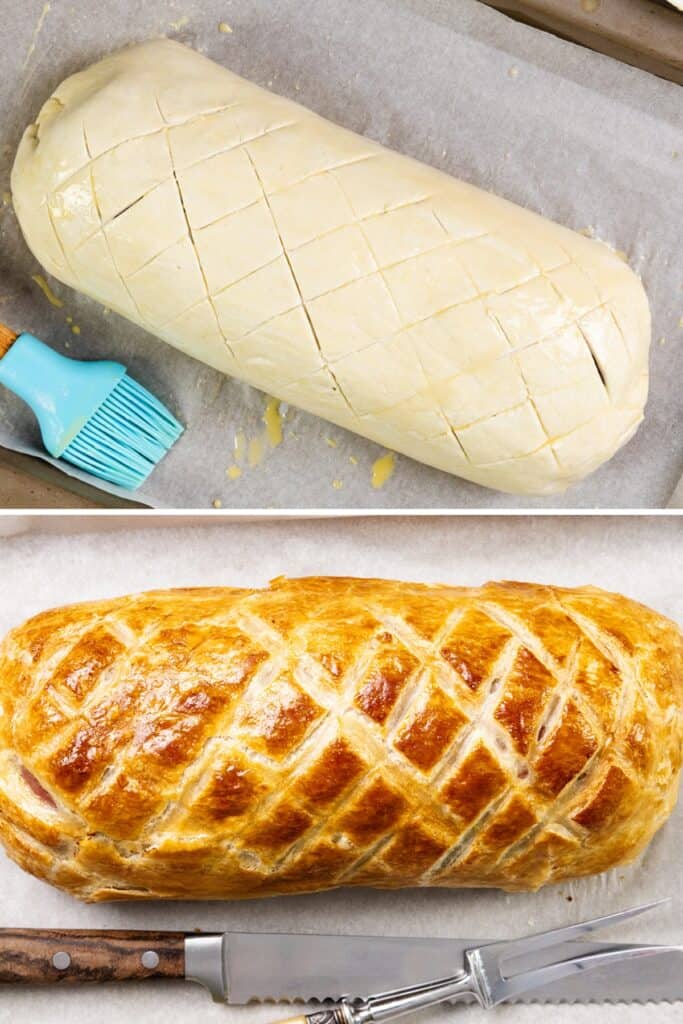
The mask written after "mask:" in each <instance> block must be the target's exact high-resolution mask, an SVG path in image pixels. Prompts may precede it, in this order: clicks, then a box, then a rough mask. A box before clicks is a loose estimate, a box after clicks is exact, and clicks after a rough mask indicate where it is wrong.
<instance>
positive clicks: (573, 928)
mask: <svg viewBox="0 0 683 1024" xmlns="http://www.w3.org/2000/svg"><path fill="white" fill-rule="evenodd" d="M670 901H671V898H670V897H666V898H665V899H663V900H655V901H654V902H652V903H642V904H641V905H640V906H638V907H629V908H628V910H619V911H617V913H616V914H606V915H605V916H604V917H594V918H592V920H590V921H579V923H578V924H570V925H567V927H565V928H553V929H551V930H550V931H547V932H540V933H539V934H538V935H529V936H528V937H527V938H523V939H511V940H510V941H507V942H496V943H491V944H489V945H486V946H482V947H481V952H482V953H483V952H484V951H486V953H487V954H488V953H494V954H497V955H498V958H499V960H502V959H505V960H509V959H510V958H512V957H516V956H523V955H524V954H525V953H531V952H533V950H535V949H547V948H550V947H552V946H556V945H557V944H558V943H560V942H569V941H570V940H571V939H578V938H581V936H583V935H589V934H590V933H591V932H597V931H599V930H600V929H602V928H607V927H608V926H609V925H614V924H618V923H619V922H620V921H626V920H628V919H629V918H630V917H637V916H638V914H644V913H645V912H646V911H648V910H653V909H654V907H660V906H661V905H662V904H663V903H669V902H670Z"/></svg>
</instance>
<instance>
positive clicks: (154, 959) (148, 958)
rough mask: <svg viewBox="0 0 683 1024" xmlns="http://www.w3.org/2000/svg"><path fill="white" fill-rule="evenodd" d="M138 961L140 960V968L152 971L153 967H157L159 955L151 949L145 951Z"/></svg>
mask: <svg viewBox="0 0 683 1024" xmlns="http://www.w3.org/2000/svg"><path fill="white" fill-rule="evenodd" d="M140 959H141V960H142V966H143V967H147V968H148V969H149V970H154V968H155V967H158V966H159V954H158V953H155V952H154V950H153V949H148V950H146V951H145V952H144V953H143V954H142V956H141V957H140Z"/></svg>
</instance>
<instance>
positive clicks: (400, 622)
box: [0, 578, 683, 900]
mask: <svg viewBox="0 0 683 1024" xmlns="http://www.w3.org/2000/svg"><path fill="white" fill-rule="evenodd" d="M682 696H683V642H682V639H681V633H680V630H679V629H678V627H677V626H676V625H675V624H674V623H672V622H670V621H669V620H667V619H665V618H663V617H662V616H660V615H658V614H657V613H656V612H653V611H651V610H650V609H648V608H645V607H644V606H642V605H639V604H637V603H636V602H634V601H631V600H629V599H627V598H624V597H621V596H619V595H616V594H608V593H605V592H603V591H600V590H596V589H594V588H591V587H584V588H579V589H576V590H565V589H560V588H556V587H549V586H538V585H534V584H523V583H489V584H487V585H486V586H484V587H481V588H478V589H465V588H458V587H449V586H441V585H436V586H425V585H421V584H410V583H400V582H392V581H384V580H353V579H343V578H311V579H300V580H287V579H278V580H275V581H274V582H273V583H272V584H271V586H270V588H268V589H265V590H234V589H219V588H213V589H206V590H176V591H165V592H157V593H148V594H142V595H137V596H133V597H124V598H119V599H116V600H111V601H102V602H98V603H92V604H84V605H77V606H72V607H69V608H62V609H57V610H55V611H49V612H45V613H43V614H42V615H39V616H37V617H35V618H34V619H31V620H30V621H29V622H27V623H25V624H24V625H23V626H20V627H19V628H18V629H15V630H14V631H13V632H12V633H10V634H9V636H8V637H7V638H6V640H5V641H4V643H3V645H2V646H1V647H0V710H1V712H2V713H1V714H0V837H1V838H2V840H3V841H4V843H5V845H6V846H7V849H8V851H9V853H10V855H11V856H12V857H13V858H14V859H15V860H17V861H18V862H19V863H20V864H21V865H22V866H23V867H24V868H26V869H27V870H29V871H32V872H33V873H34V874H36V875H38V876H39V877H41V878H45V879H47V880H49V881H51V882H52V883H54V884H56V885H59V886H60V887H62V888H64V889H67V890H69V891H70V892H72V893H74V894H75V895H77V896H80V897H81V898H84V899H89V900H102V899H116V898H124V899H130V898H147V897H154V898H159V897H161V898H183V897H185V898H187V897H192V898H207V899H217V898H228V897H229V898H235V897H242V896H245V897H246V896H262V895H272V894H276V893H283V892H303V891H311V890H317V889H327V888H332V887H335V886H338V885H360V884H365V885H367V884H369V885H374V886H379V887H398V886H404V885H441V886H495V887H501V888H504V889H508V890H517V889H519V890H522V889H535V888H538V887H539V886H541V885H543V884H546V883H548V882H554V881H560V880H564V879H569V878H576V877H580V876H582V875H586V874H591V873H594V872H600V871H604V870H606V869H608V868H610V867H613V866H614V865H616V864H620V863H626V862H628V861H630V860H632V859H633V858H634V857H636V856H637V855H638V854H639V853H640V852H641V851H642V849H643V848H644V847H645V845H646V844H647V842H648V841H649V840H650V839H651V838H652V835H653V834H654V833H655V831H656V830H657V829H658V828H659V827H660V826H661V825H662V823H663V822H664V821H665V819H666V817H667V816H668V814H669V813H670V811H671V809H672V807H673V805H674V802H675V799H676V793H677V787H678V773H679V769H680V765H681V746H682V737H683V729H682V724H683V716H682V713H681V708H682V705H683V700H682Z"/></svg>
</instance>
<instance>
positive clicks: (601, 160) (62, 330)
mask: <svg viewBox="0 0 683 1024" xmlns="http://www.w3.org/2000/svg"><path fill="white" fill-rule="evenodd" d="M577 3H578V0H577ZM0 16H1V19H2V28H3V72H2V80H1V81H0V109H1V110H2V112H3V116H2V125H1V127H0V132H1V133H2V138H1V143H2V145H3V146H4V147H5V148H4V150H3V153H2V160H1V165H0V192H1V191H2V189H3V188H8V187H9V185H8V181H9V170H10V166H11V161H12V159H13V155H14V151H15V148H16V144H17V142H18V140H19V137H20V134H21V132H22V130H23V128H24V127H25V125H26V124H27V123H28V122H29V121H31V120H32V119H33V118H34V117H35V115H36V113H37V111H38V109H39V107H40V105H41V104H42V103H43V102H44V100H45V99H46V98H47V96H48V95H49V93H50V92H51V90H52V89H53V88H54V87H55V86H56V85H57V84H58V83H59V82H60V81H61V80H62V79H63V78H64V77H65V76H66V75H67V74H69V73H71V72H73V71H76V70H78V69H80V68H82V67H84V66H86V65H87V64H89V63H91V62H92V61H93V60H95V59H97V58H99V57H100V56H101V55H103V54H104V53H105V52H107V51H109V50H113V49H115V48H117V47H120V46H123V45H125V44H127V43H131V42H134V41H138V40H142V39H146V38H149V37H152V36H158V35H162V34H168V35H171V36H173V37H175V38H177V39H179V40H181V41H182V42H186V43H189V44H190V45H193V46H195V47H197V48H198V49H200V50H201V51H202V52H204V53H206V54H207V55H208V56H210V57H212V58H214V59H216V60H218V61H220V62H222V63H224V64H225V65H226V66H229V67H230V68H232V69H233V70H235V71H237V72H239V73H240V74H243V75H245V76H247V77H248V78H251V79H252V80H254V81H256V82H258V83H259V84H261V85H266V86H270V87H271V88H272V89H274V90H275V91H279V92H281V93H282V94H284V95H287V96H290V97H293V98H294V99H297V100H299V101H300V102H302V103H304V104H306V105H308V106H310V107H312V108H313V109H315V110H317V111H318V112H320V113H321V114H324V115H326V116H327V117H330V118H332V119H333V120H335V121H337V122H339V123H341V124H343V125H345V126H346V127H349V128H352V129H355V130H356V131H359V132H363V133H365V134H367V135H368V136H370V137H372V138H374V139H378V140H380V141H382V142H384V143H387V144H389V145H390V146H392V147H393V148H395V149H398V150H401V151H403V152H405V153H408V154H410V155H412V156H414V157H417V158H419V159H422V160H425V161H427V162H429V163H431V164H434V165H436V166H438V167H441V168H443V169H444V170H446V171H449V172H452V173H454V174H457V175H460V176H461V177H464V178H465V179H467V180H468V181H471V182H474V183H475V184H477V185H481V186H483V187H485V188H489V189H492V190H494V191H496V192H498V193H500V194H502V195H504V196H506V197H507V198H509V199H512V200H514V201H516V202H518V203H522V204H523V205H526V206H528V207H530V208H531V209H534V210H538V211H540V212H541V213H544V214H546V215H547V216H549V217H552V218H554V219H556V220H558V221H561V222H562V223H564V224H567V225H569V226H571V227H574V228H577V229H582V228H592V229H594V230H595V232H596V234H597V235H598V236H600V237H601V238H603V239H605V240H606V241H608V242H609V243H611V244H612V245H614V246H615V247H616V248H617V249H620V250H623V251H624V252H625V253H626V255H627V257H628V259H629V261H630V262H631V264H632V265H633V266H634V267H635V268H636V269H637V270H638V271H639V272H640V273H641V274H642V275H643V279H644V282H645V285H646V288H647V291H648V293H649V296H650V300H651V304H652V309H653V313H654V346H653V353H652V362H651V370H652V390H651V398H650V402H649V404H648V408H647V418H646V422H645V425H644V426H643V427H641V429H640V431H639V432H638V434H637V436H636V438H635V439H634V440H633V441H632V442H631V443H630V444H629V445H628V446H627V447H626V449H624V450H623V451H622V452H620V453H619V454H618V455H617V456H616V457H615V458H614V459H613V460H612V461H611V462H610V463H609V464H608V465H607V466H606V467H604V468H603V469H601V470H599V471H598V472H597V473H596V474H595V475H594V476H592V477H591V478H590V479H588V480H587V481H586V482H585V483H582V484H580V485H577V486H576V487H574V488H573V489H572V490H570V491H569V492H568V493H567V494H566V495H559V496H557V497H554V498H552V499H544V500H541V499H537V498H524V499H518V498H516V497H510V496H508V495H503V494H499V493H497V492H494V491H489V490H485V489H483V488H480V487H478V486H476V485H473V484H469V483H465V482H463V481H461V480H459V479H457V478H456V477H451V476H449V475H447V474H445V473H441V472H438V471H436V470H431V469H428V468H426V467H424V466H421V465H419V464H418V463H415V462H412V461H410V460H409V459H407V458H399V459H398V461H397V464H396V469H395V472H394V474H393V477H392V478H391V479H390V480H389V481H388V482H387V483H386V484H385V486H384V487H383V488H381V489H373V487H372V486H371V470H372V464H373V462H374V461H375V460H376V459H377V458H378V457H379V456H380V455H381V454H382V451H381V449H379V448H378V447H377V446H376V445H374V444H372V443H370V442H367V441H364V440H362V439H360V438H358V437H356V436H355V435H351V434H348V433H345V432H344V431H342V430H339V429H337V428H334V427H331V426H330V425H328V424H326V423H324V422H323V421H321V420H317V419H315V418H313V417H311V416H308V415H305V414H303V413H298V412H296V413H292V414H291V419H290V420H288V421H287V422H286V423H285V429H284V440H283V442H282V443H281V444H280V445H279V446H278V447H277V448H275V449H270V448H267V451H266V453H265V455H264V457H263V458H262V459H261V460H257V461H259V464H258V465H256V466H254V467H250V466H249V465H248V459H246V458H245V459H243V465H242V475H241V476H240V477H239V478H237V479H234V480H232V479H230V478H228V477H227V476H226V469H228V467H229V466H230V465H232V464H233V463H234V462H235V459H234V456H233V445H234V440H235V435H236V433H238V432H239V431H244V432H245V435H246V436H247V437H248V438H251V439H253V438H255V437H258V436H259V435H260V434H261V433H262V432H263V425H262V423H261V416H262V414H263V411H264V408H265V399H264V397H263V396H262V395H261V394H260V393H258V392H256V391H254V390H252V389H249V388H247V387H245V386H243V385H241V384H239V383H237V382H234V381H228V380H227V379H226V378H223V377H221V376H220V375H219V374H217V373H216V372H214V371H211V370H209V369H207V368H206V367H203V366H201V365H200V364H199V363H196V362H194V361H192V360H190V359H188V358H187V357H184V356H182V355H180V354H179V353H176V352H174V351H173V350H172V349H171V348H169V347H168V346H166V345H164V344H162V343H161V342H158V341H155V340H154V339H153V338H152V337H151V336H150V335H148V334H146V333H145V332H144V331H142V330H141V329H139V328H136V327H133V326H132V325H131V324H129V323H127V322H126V321H124V320H122V319H119V318H118V317H116V316H114V315H113V314H112V315H109V316H104V315H103V314H102V309H101V307H99V306H98V305H97V304H95V303H93V302H91V301H89V300H86V299H84V298H83V297H80V296H77V295H76V294H74V293H73V292H71V291H69V290H68V289H66V288H64V287H61V286H57V285H55V291H56V292H57V294H58V295H59V296H60V297H61V298H63V300H64V302H65V305H64V308H63V309H60V310H57V309H54V308H52V307H51V306H50V305H49V304H48V302H47V301H46V300H45V299H44V297H43V295H42V294H41V293H40V291H39V290H38V288H37V287H36V286H35V285H34V284H33V282H32V281H31V275H32V274H34V273H36V272H37V271H38V270H39V268H38V267H37V266H36V264H35V261H34V260H33V259H32V258H31V256H30V254H29V253H28V251H27V249H26V247H25V245H24V243H23V241H22V240H21V238H20V236H19V233H18V230H17V225H16V222H15V220H14V217H13V215H12V213H11V210H10V209H9V208H8V207H7V208H6V209H5V211H4V213H3V215H2V217H1V218H0V318H1V319H4V320H6V321H8V322H9V323H10V324H13V325H16V327H18V328H24V329H30V330H32V331H33V332H34V333H36V334H37V335H38V336H39V337H40V336H42V337H44V338H45V339H46V340H49V341H51V342H52V343H54V344H55V345H56V346H57V347H58V348H63V346H65V345H66V344H67V343H68V344H69V345H70V349H69V350H68V351H69V352H70V353H71V354H72V355H77V356H82V357H89V358H90V357H101V356H108V357H113V358H118V359H120V360H122V361H123V362H125V363H127V364H128V366H129V368H130V371H131V373H132V374H133V375H134V376H136V377H137V378H138V379H139V380H140V381H141V382H142V383H144V384H146V385H147V386H149V387H150V388H151V389H152V390H154V391H156V392H157V393H158V394H159V395H160V397H161V398H162V399H163V400H165V401H167V402H168V403H169V404H170V405H171V407H172V408H173V409H174V410H175V411H176V412H177V414H178V415H179V416H180V418H181V419H182V420H183V421H184V422H185V423H187V424H188V425H189V430H188V433H187V435H186V437H185V438H184V439H183V441H182V442H181V443H180V444H179V445H178V446H176V448H175V449H174V450H173V452H172V453H171V455H170V456H169V457H168V459H167V460H166V461H165V462H164V463H163V464H162V465H161V466H160V467H159V469H158V470H157V471H156V472H155V473H154V475H153V476H152V478H151V479H150V481H149V482H148V484H146V485H145V486H144V487H143V488H142V490H141V491H140V492H138V494H137V497H138V498H139V499H140V500H142V501H144V502H146V503H147V504H149V505H154V506H158V507H179V508H193V507H197V508H201V507H204V508H206V507H209V506H210V505H211V504H212V502H214V501H215V500H218V501H220V502H222V504H223V506H224V507H226V508H227V507H233V508H269V507H276V508H286V507H298V508H316V507H337V508H366V507H367V508H369V507H388V508H410V507H426V508H456V507H475V508H476V507H492V508H514V507H518V506H523V507H535V506H539V505H541V506H556V507H579V506H581V507H594V506H595V507H616V508H625V507H663V506H665V505H666V503H667V501H668V500H669V498H670V496H671V493H672V492H673V489H674V487H675V485H676V483H677V481H678V479H679V478H680V476H681V473H682V472H683V428H682V427H681V389H680V381H681V377H682V375H683V355H682V353H681V347H682V346H681V342H682V340H683V333H682V331H681V328H680V325H679V319H680V317H681V316H682V315H683V292H682V291H681V286H682V285H683V259H682V254H681V223H683V102H682V100H681V91H680V87H679V86H676V85H673V84H671V83H668V82H664V81H662V80H659V79H657V78H655V77H653V76H651V75H649V74H647V73H646V72H643V71H639V70H636V69H634V68H631V67H627V66H625V65H621V64H619V63H617V62H616V61H614V60H611V59H610V58H608V57H603V56H599V55H597V54H594V53H592V52H590V51H588V50H585V49H582V48H580V47H576V46H574V45H573V44H570V43H566V42H563V41H560V40H558V39H555V38H554V37H552V36H550V35H547V34H545V33H543V32H540V31H538V30H536V29H533V28H529V27H527V26H523V25H518V24H516V23H514V22H512V21H511V20H509V19H508V18H506V17H505V16H504V15H501V14H500V13H498V12H497V11H494V10H492V9H490V8H488V7H485V6H483V5H481V4H478V3H476V2H474V0H344V2H343V3H339V2H338V0H177V2H169V0H146V2H145V3H133V2H132V0H128V2H119V3H113V4H112V3H109V2H107V3H105V2H104V0H91V2H88V3H87V4H74V3H71V2H69V0H51V2H50V3H49V4H45V5H44V0H23V2H22V3H15V2H14V0H0ZM220 23H223V24H224V25H226V26H227V27H228V28H230V29H231V31H227V30H225V31H219V28H218V26H219V24H220ZM67 315H69V316H71V317H72V318H73V321H74V323H75V324H76V325H77V326H78V327H80V331H81V333H80V334H79V335H78V336H74V335H73V334H72V333H71V328H70V325H68V324H66V323H65V317H66V316H67ZM660 337H665V338H666V344H663V345H660V344H659V343H658V339H659V338H660ZM328 440H329V441H331V442H332V443H333V445H336V447H332V446H330V445H329V444H328ZM0 444H4V445H6V446H8V447H11V448H15V449H17V450H19V451H30V452H33V453H34V454H38V453H39V452H40V447H39V443H38V435H37V431H36V426H35V423H34V421H33V419H32V417H31V415H30V414H29V413H28V412H27V411H26V410H25V407H23V406H22V405H21V403H20V402H19V401H18V400H15V399H14V398H13V397H12V396H9V395H8V394H7V393H6V392H3V393H2V395H0ZM266 447H267V446H266ZM255 454H256V453H255ZM352 459H354V460H356V461H355V462H353V461H351V460H352ZM335 481H336V483H335Z"/></svg>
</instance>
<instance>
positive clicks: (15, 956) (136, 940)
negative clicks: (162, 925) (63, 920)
mask: <svg viewBox="0 0 683 1024" xmlns="http://www.w3.org/2000/svg"><path fill="white" fill-rule="evenodd" d="M184 977H185V936H184V934H183V933H182V932H143V931H79V930H65V931H50V930H47V929H42V928H41V929H36V930H32V929H30V928H0V982H7V983H13V982H14V983H16V982H23V983H26V984H45V983H50V982H71V983H74V984H75V983H79V982H86V981H141V980H143V979H144V978H184Z"/></svg>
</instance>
